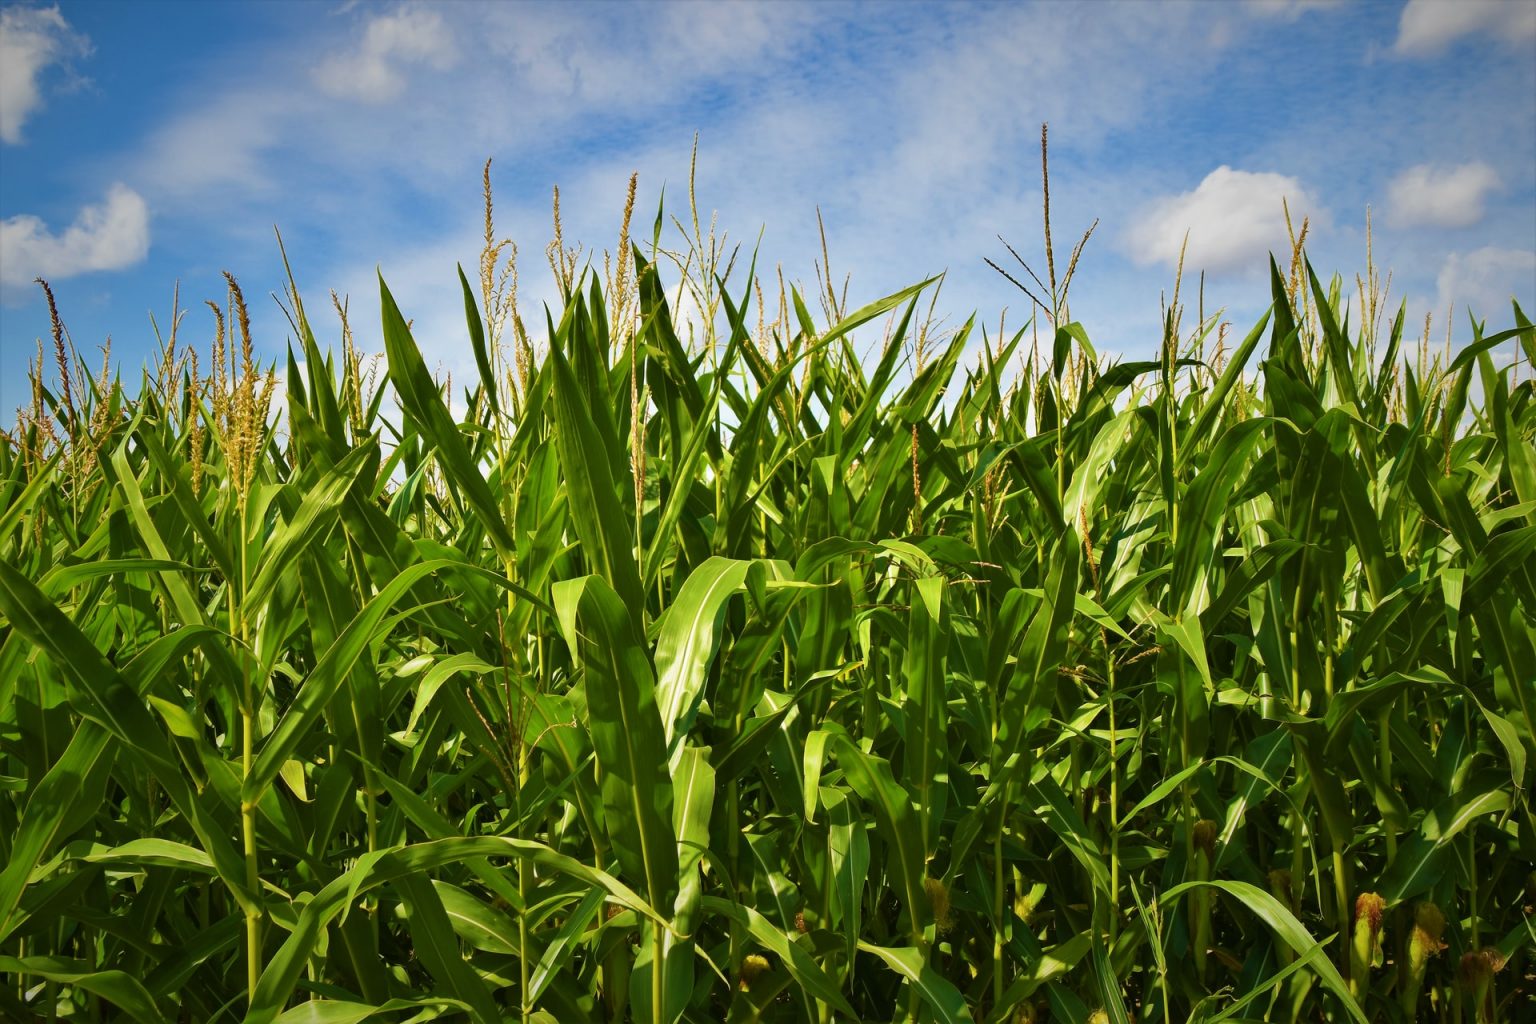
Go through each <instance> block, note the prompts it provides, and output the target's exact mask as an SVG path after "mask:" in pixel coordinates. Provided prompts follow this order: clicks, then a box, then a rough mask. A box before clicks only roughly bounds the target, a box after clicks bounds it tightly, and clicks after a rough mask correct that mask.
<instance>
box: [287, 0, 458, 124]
mask: <svg viewBox="0 0 1536 1024" xmlns="http://www.w3.org/2000/svg"><path fill="white" fill-rule="evenodd" d="M457 60H458V48H457V47H456V46H454V42H453V37H452V35H451V34H450V33H449V31H448V27H447V26H446V25H444V24H443V19H442V18H441V17H439V16H438V14H437V12H436V11H428V10H423V9H421V8H406V9H404V10H401V11H398V12H396V13H394V14H385V15H381V16H380V17H377V18H373V19H370V20H369V22H368V27H367V29H366V30H365V31H364V33H363V38H362V41H361V43H360V44H359V45H358V47H357V49H356V50H355V51H353V52H351V53H338V54H334V55H333V56H331V57H329V58H327V59H326V60H325V61H324V62H322V63H321V64H320V66H319V67H318V68H316V69H315V81H316V83H317V84H319V86H320V88H322V89H324V90H325V91H326V92H328V93H330V94H331V95H333V96H340V97H343V98H346V99H355V100H362V101H363V102H365V103H379V102H382V101H384V100H388V99H393V98H394V97H396V96H398V95H400V93H401V91H402V90H404V89H405V74H404V72H403V71H402V70H401V67H400V66H401V65H405V64H425V65H427V66H428V67H430V68H433V69H435V70H438V71H443V70H446V69H447V68H450V67H452V66H453V64H454V62H455V61H457Z"/></svg>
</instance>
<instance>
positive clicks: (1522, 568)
mask: <svg viewBox="0 0 1536 1024" xmlns="http://www.w3.org/2000/svg"><path fill="white" fill-rule="evenodd" d="M487 173H488V172H487ZM487 188H488V186H487ZM632 202H633V192H631V203H632ZM628 220H629V218H628V213H626V217H625V231H624V234H623V235H622V236H621V242H620V245H619V247H618V249H617V252H618V258H617V260H616V262H608V263H606V264H605V268H606V272H605V273H603V274H599V273H597V272H596V271H594V270H588V269H583V264H582V263H581V262H580V260H581V257H580V254H579V253H578V252H576V251H575V250H572V249H568V248H567V247H566V246H565V245H564V243H563V241H561V240H560V239H559V238H558V237H557V239H556V242H555V243H553V244H552V245H551V248H550V252H549V255H550V262H551V266H552V268H553V269H554V272H555V277H556V281H557V283H558V285H559V288H560V291H561V294H562V296H563V308H556V309H554V310H552V311H551V312H550V315H549V316H548V317H547V318H541V320H542V322H540V323H537V324H535V325H534V328H535V329H534V330H532V331H530V330H529V327H528V325H527V324H525V322H524V320H523V317H522V315H521V313H519V312H518V309H517V304H516V278H515V265H514V264H513V263H512V262H511V258H510V253H512V252H515V250H510V251H509V250H508V249H506V248H505V243H496V242H495V241H494V235H493V232H492V231H491V223H490V207H489V192H488V191H487V224H486V228H487V234H486V243H487V247H486V256H485V258H484V259H483V260H482V264H481V267H480V281H479V283H478V287H477V286H476V285H475V284H474V283H472V277H471V276H470V275H465V274H464V273H463V271H462V270H461V271H460V274H459V285H458V288H459V290H461V291H462V292H463V300H464V310H465V321H466V324H465V336H466V337H467V339H468V341H469V346H470V349H471V350H472V351H473V354H474V357H475V365H476V367H477V368H478V373H477V375H476V379H474V380H472V381H470V382H468V384H467V386H466V383H465V382H464V381H463V380H460V381H458V382H452V381H448V382H445V381H443V380H441V379H439V376H437V375H434V373H433V371H432V370H431V369H430V368H429V366H428V365H427V362H426V361H425V359H424V358H423V356H422V354H421V352H420V350H419V349H418V347H417V345H416V343H415V341H414V340H413V337H412V332H411V327H410V322H409V321H408V319H407V317H408V316H409V311H402V310H401V309H399V308H398V307H397V305H396V303H395V301H394V299H393V298H392V297H391V294H390V292H389V289H388V287H387V286H386V285H385V284H384V281H383V280H382V279H381V280H380V294H381V300H382V311H383V312H382V323H381V325H380V333H379V335H378V337H379V338H380V339H381V342H382V348H383V351H384V357H385V358H384V359H383V360H382V361H380V362H377V363H371V362H370V361H369V360H368V359H367V358H366V357H364V356H363V355H361V354H360V352H361V347H360V346H359V344H358V343H356V342H355V341H354V339H353V333H352V325H351V323H350V322H349V321H348V319H347V310H346V306H345V305H344V304H343V303H341V302H340V301H337V303H336V307H337V312H339V313H340V314H341V328H340V330H339V331H336V330H334V329H333V328H331V327H329V326H326V325H323V324H322V323H321V322H320V318H318V317H316V316H311V314H310V312H307V311H306V309H305V307H304V304H303V302H302V301H301V300H300V298H299V294H298V289H297V288H296V287H295V288H292V289H290V291H289V293H288V295H287V297H286V300H287V301H286V306H287V308H288V311H289V313H290V315H291V317H292V324H293V330H294V337H295V339H296V341H295V345H296V348H290V351H289V355H288V357H287V361H286V366H285V367H282V366H278V365H262V364H260V363H259V362H258V361H257V359H256V358H255V356H254V354H253V353H254V352H255V351H256V348H257V346H256V343H255V342H253V340H252V339H251V337H250V326H249V321H248V315H247V312H246V306H245V300H244V297H243V296H242V295H241V293H240V291H239V285H238V284H237V283H236V281H235V279H234V278H229V281H228V285H229V290H228V294H227V295H226V296H225V297H224V300H223V301H222V302H220V303H209V306H210V307H211V309H212V312H208V311H207V310H206V309H204V308H202V307H199V312H200V313H201V314H202V316H203V317H204V318H205V319H206V323H207V328H206V330H207V335H209V336H212V337H213V338H214V342H213V345H212V350H211V351H205V352H204V353H203V354H201V355H199V353H198V352H197V351H196V350H195V349H194V348H192V347H189V346H188V345H187V344H186V343H185V342H184V341H183V342H180V343H178V340H177V333H176V332H177V329H178V328H179V329H180V330H181V332H182V334H183V335H185V334H186V333H187V332H189V331H191V330H192V329H193V328H192V327H191V326H185V325H183V323H182V319H183V318H182V316H181V314H180V313H179V312H178V313H175V314H173V317H172V324H171V331H170V333H169V336H168V338H167V339H166V341H165V342H164V344H163V347H162V358H161V360H160V362H159V365H157V366H152V367H149V368H148V369H147V370H146V371H145V372H144V374H143V376H142V378H141V380H140V381H139V383H138V384H137V385H135V386H133V387H129V386H126V385H125V384H124V383H123V381H122V380H121V378H120V377H117V376H114V375H113V374H112V373H111V371H110V370H109V369H107V370H103V371H102V372H101V373H99V374H97V373H93V372H91V371H90V370H89V369H87V367H86V366H85V364H84V363H83V362H82V361H81V360H80V359H79V358H78V357H77V356H76V354H75V352H74V349H73V346H72V343H70V342H69V340H68V338H67V332H66V331H65V329H64V327H63V325H62V322H61V320H60V318H59V316H58V315H57V314H56V315H55V321H54V322H55V338H54V340H55V348H56V355H57V359H56V360H53V359H52V357H51V356H50V359H49V360H45V359H44V353H43V352H42V350H41V349H40V350H39V355H38V361H37V363H36V365H35V367H34V374H33V391H32V404H31V406H30V408H29V409H24V410H22V415H21V418H20V421H19V423H18V426H17V428H16V429H15V430H14V431H13V432H11V433H9V434H7V435H6V437H5V440H3V441H0V865H3V868H0V978H3V979H4V981H3V985H0V1018H3V1019H5V1020H15V1021H30V1020H64V1021H106V1020H133V1021H142V1022H158V1021H186V1022H198V1024H207V1022H218V1021H227V1022H234V1021H245V1022H247V1024H271V1022H281V1024H301V1022H306V1024H311V1022H312V1024H341V1022H359V1021H363V1020H375V1021H406V1020H410V1021H421V1020H429V1019H442V1020H462V1021H473V1022H477V1024H492V1022H501V1021H517V1022H530V1021H538V1022H556V1024H581V1022H588V1021H590V1022H615V1024H617V1022H624V1021H634V1022H644V1024H660V1022H669V1024H670V1022H675V1021H688V1022H720V1021H730V1022H738V1021H741V1022H745V1021H759V1020H760V1021H768V1022H775V1021H806V1022H815V1024H831V1022H857V1021H879V1022H897V1021H900V1022H918V1021H922V1022H945V1024H953V1022H957V1021H977V1022H983V1021H984V1022H992V1024H1004V1022H1007V1024H1024V1022H1031V1021H1042V1022H1043V1021H1061V1022H1066V1021H1072V1022H1091V1024H1099V1022H1114V1024H1125V1022H1128V1021H1139V1022H1143V1024H1150V1022H1183V1021H1202V1022H1216V1021H1260V1020H1263V1021H1283V1022H1303V1021H1308V1022H1310V1021H1331V1022H1344V1021H1350V1022H1360V1024H1365V1022H1394V1024H1397V1022H1412V1021H1438V1022H1465V1024H1481V1022H1489V1021H1516V1020H1522V1019H1523V1020H1531V1019H1536V1017H1533V1016H1532V1014H1533V1012H1536V1001H1533V1000H1536V982H1533V972H1536V967H1533V957H1532V950H1533V946H1536V931H1533V927H1536V917H1533V914H1536V910H1533V904H1536V872H1533V863H1536V816H1533V813H1532V809H1531V804H1530V799H1529V794H1528V790H1527V784H1528V781H1529V779H1530V764H1529V761H1530V758H1531V756H1532V755H1533V754H1536V683H1533V681H1536V628H1533V622H1536V557H1533V553H1536V403H1533V386H1532V381H1531V379H1530V375H1529V374H1526V376H1525V378H1524V379H1521V377H1520V374H1519V370H1520V368H1521V359H1520V357H1518V356H1517V358H1516V359H1515V360H1514V363H1513V365H1511V366H1505V367H1502V368H1501V367H1498V366H1496V365H1495V362H1494V356H1495V355H1496V354H1497V353H1498V352H1500V351H1503V352H1508V351H1509V348H1510V345H1511V344H1515V345H1517V346H1518V347H1519V351H1521V352H1523V355H1524V359H1525V361H1526V362H1527V363H1530V362H1533V361H1536V331H1533V329H1532V326H1531V324H1530V322H1529V321H1527V320H1526V318H1525V317H1524V315H1523V314H1522V312H1521V311H1520V309H1519V307H1518V306H1516V307H1515V308H1514V311H1513V314H1514V327H1513V329H1511V330H1504V331H1499V332H1496V333H1489V332H1487V331H1485V330H1483V329H1482V328H1481V326H1480V325H1479V326H1478V330H1477V337H1476V338H1475V339H1474V340H1473V342H1472V343H1470V344H1469V345H1467V346H1465V347H1463V348H1462V349H1461V350H1460V352H1459V354H1455V355H1454V358H1451V354H1450V353H1448V352H1447V353H1444V354H1442V353H1441V352H1440V351H1439V350H1438V346H1435V351H1433V352H1431V351H1430V349H1429V347H1428V346H1427V328H1426V338H1425V339H1424V340H1423V341H1421V340H1420V339H1419V338H1418V332H1417V331H1415V330H1412V329H1409V328H1408V326H1407V325H1406V324H1405V323H1404V320H1405V316H1404V314H1403V313H1402V312H1401V311H1399V312H1398V313H1397V314H1396V316H1393V317H1388V316H1386V315H1385V311H1384V310H1383V309H1381V308H1380V305H1379V302H1378V299H1379V297H1380V296H1379V293H1378V290H1377V289H1376V287H1375V282H1374V281H1372V282H1371V283H1370V285H1369V287H1366V288H1363V289H1362V292H1361V295H1360V303H1358V304H1357V303H1355V302H1354V301H1353V298H1352V297H1351V296H1350V295H1349V294H1348V293H1347V292H1346V290H1345V288H1344V285H1343V283H1342V282H1341V281H1340V280H1339V279H1337V278H1335V279H1334V280H1333V281H1332V282H1330V283H1324V282H1323V281H1321V280H1319V279H1318V278H1317V277H1315V276H1314V275H1313V273H1312V271H1311V268H1310V267H1309V266H1308V265H1307V264H1306V261H1305V259H1304V256H1303V255H1302V253H1301V251H1300V247H1299V246H1298V250H1297V253H1296V259H1295V260H1294V261H1293V262H1294V265H1293V266H1292V267H1291V268H1290V270H1289V273H1288V272H1287V271H1286V269H1285V268H1284V267H1283V266H1280V265H1276V264H1274V263H1273V262H1272V263H1271V279H1272V292H1273V300H1274V301H1273V306H1272V308H1271V309H1270V311H1269V313H1268V314H1267V315H1266V316H1265V317H1264V319H1263V320H1262V321H1261V322H1259V323H1258V324H1257V325H1255V326H1254V327H1253V328H1252V330H1251V331H1250V332H1249V333H1247V335H1246V336H1245V337H1243V338H1242V340H1241V341H1236V340H1235V336H1234V341H1233V342H1232V343H1229V342H1228V341H1227V338H1226V328H1225V326H1221V325H1218V323H1217V321H1216V318H1213V317H1206V316H1205V314H1204V312H1203V311H1201V313H1200V316H1199V320H1200V322H1199V323H1198V324H1197V325H1196V327H1195V329H1194V330H1192V331H1186V330H1185V329H1184V328H1183V327H1182V326H1181V324H1180V320H1181V313H1182V310H1181V308H1180V307H1179V305H1178V301H1177V298H1176V299H1175V301H1174V303H1173V304H1172V305H1171V306H1169V308H1168V310H1167V313H1166V316H1165V319H1164V324H1163V332H1162V341H1161V345H1160V347H1159V348H1158V351H1159V353H1160V354H1159V355H1158V356H1157V357H1156V358H1154V359H1151V360H1149V361H1145V362H1119V363H1114V362H1111V361H1109V360H1106V359H1102V358H1100V357H1099V356H1098V355H1097V354H1096V353H1095V351H1094V348H1093V346H1092V342H1091V340H1090V334H1089V328H1088V327H1085V326H1083V325H1081V324H1079V323H1078V322H1076V321H1073V320H1071V319H1070V317H1069V316H1067V315H1066V308H1067V307H1066V305H1065V302H1064V297H1065V295H1064V292H1065V289H1064V287H1060V286H1058V284H1057V281H1056V275H1055V269H1054V259H1052V269H1051V272H1050V281H1049V284H1048V285H1047V284H1045V282H1041V281H1040V280H1039V279H1036V283H1037V284H1040V285H1042V286H1043V287H1044V288H1045V290H1046V291H1047V292H1048V294H1047V295H1046V296H1044V297H1043V298H1042V301H1041V308H1039V309H1038V311H1037V315H1036V316H1035V317H1034V318H1033V319H1032V320H1031V321H1029V322H1028V323H1027V324H1026V326H1025V328H1024V329H1021V330H1017V331H1015V332H1013V333H1011V334H1009V333H1004V330H1003V324H1002V323H999V324H997V330H995V331H994V330H992V329H991V328H990V327H984V326H982V325H981V324H980V323H979V322H978V321H976V320H974V319H973V320H972V321H969V322H967V323H965V324H963V325H961V326H960V327H958V329H951V330H943V329H941V328H940V327H939V326H937V325H935V324H934V322H933V320H932V309H933V305H932V303H933V299H934V289H935V287H936V282H933V281H929V282H923V283H922V284H919V285H917V286H914V287H912V288H909V289H906V290H904V291H901V292H898V293H896V294H893V295H890V296H888V297H886V298H884V299H880V300H879V301H876V302H873V303H871V304H869V305H866V306H864V307H862V308H857V309H849V308H848V305H847V302H846V298H845V296H846V292H844V293H843V294H841V295H840V294H839V292H838V290H837V288H836V286H835V283H834V281H833V278H832V274H831V270H830V267H827V268H826V272H825V274H824V275H823V274H822V273H821V268H820V267H818V280H820V282H821V283H820V286H819V288H818V292H817V293H811V295H812V298H811V301H810V302H809V303H808V302H807V301H806V296H805V295H804V294H802V293H801V291H800V290H798V289H797V288H794V287H786V286H784V285H783V283H782V282H783V278H782V275H779V277H778V283H777V285H776V286H774V287H771V288H770V293H772V292H773V291H777V293H778V296H779V301H778V303H777V308H774V304H773V303H771V302H768V303H765V301H764V298H763V292H762V284H763V283H765V282H769V283H771V282H772V278H773V275H772V274H764V273H760V272H759V271H758V268H756V267H755V266H752V267H750V268H748V269H746V270H745V272H744V273H743V271H742V269H741V267H740V266H738V265H737V264H736V262H735V261H734V260H732V261H731V262H730V263H729V265H724V266H722V264H725V263H726V260H725V259H724V256H725V251H724V248H723V246H722V245H721V244H720V242H719V240H718V239H716V238H715V236H714V232H713V228H712V227H706V229H705V230H700V228H699V225H698V221H697V217H696V216H695V218H694V221H693V224H692V226H691V229H692V232H693V234H692V235H691V236H689V237H691V238H692V240H693V242H692V243H691V247H690V249H689V250H688V252H687V253H686V254H682V253H667V252H666V251H664V250H663V249H662V248H661V247H660V246H659V244H658V239H659V238H660V233H661V227H662V219H661V216H660V214H658V218H657V223H656V230H655V236H654V237H652V238H649V239H644V240H641V241H639V242H637V241H635V240H632V239H630V238H629V236H628ZM679 226H682V225H681V224H680V225H679ZM668 259H671V260H673V263H674V266H675V267H677V268H681V271H682V273H681V274H680V275H679V276H678V280H679V286H678V290H677V291H676V292H671V291H670V290H669V289H666V288H664V286H663V273H662V271H663V269H664V265H665V264H666V261H667V260H668ZM743 262H744V261H743ZM509 271H513V272H512V273H509ZM1069 276H1070V275H1069ZM290 280H291V277H290ZM49 298H50V302H51V301H52V297H51V295H50V297H49ZM813 306H819V307H820V310H819V312H820V314H821V315H820V316H817V315H815V314H813V312H812V308H811V307H813ZM684 307H687V308H691V309H702V310H706V311H707V314H708V315H706V316H704V317H703V318H699V317H685V316H683V314H682V309H683V308H684ZM925 308H926V309H927V310H928V311H929V312H928V316H927V317H925V316H924V310H925ZM325 319H326V321H327V323H331V322H334V321H332V320H331V318H330V317H326V318H325ZM685 320H686V322H687V324H688V325H692V333H690V328H689V327H685V326H684V322H685ZM192 322H193V321H190V320H189V321H188V323H189V324H190V323H192ZM196 322H197V323H202V322H203V321H202V320H199V321H196ZM716 325H718V328H717V326H716ZM198 330H199V331H200V332H201V331H202V330H203V328H201V327H199V328H198ZM332 334H335V335H336V337H337V341H338V344H337V347H336V349H335V354H331V353H330V352H328V351H327V348H325V347H322V343H321V342H320V341H319V340H318V337H317V336H325V337H330V336H331V335H332ZM856 335H857V339H858V340H857V341H856V340H855V336H856ZM1405 339H1406V340H1405ZM1500 346H1502V349H1501V348H1500ZM199 360H201V362H200V361H199ZM53 361H56V362H57V364H58V367H57V371H55V370H54V369H53V368H52V367H50V366H45V362H53ZM279 379H281V381H282V383H283V385H284V387H283V389H282V391H281V392H279V391H278V389H277V387H276V384H277V382H278V380H279Z"/></svg>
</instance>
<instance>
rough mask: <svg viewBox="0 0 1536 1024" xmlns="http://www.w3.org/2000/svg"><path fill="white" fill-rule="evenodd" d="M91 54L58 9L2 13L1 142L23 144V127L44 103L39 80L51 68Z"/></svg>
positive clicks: (15, 8) (11, 9)
mask: <svg viewBox="0 0 1536 1024" xmlns="http://www.w3.org/2000/svg"><path fill="white" fill-rule="evenodd" d="M89 52H90V42H89V41H88V40H87V39H86V38H85V37H84V36H82V35H80V34H78V33H77V32H75V31H74V29H72V28H70V27H69V22H67V21H65V20H64V15H62V14H60V13H59V9H58V8H57V7H22V6H19V5H18V6H12V7H7V8H6V9H5V10H3V11H0V139H3V140H4V141H6V142H8V143H11V144H12V145H14V144H16V143H18V142H20V141H21V127H22V125H23V124H25V123H26V120H27V118H28V117H30V116H31V114H32V112H33V111H34V110H36V109H37V107H38V105H39V104H41V103H42V99H43V97H42V90H41V89H40V88H39V87H38V78H39V76H40V75H41V74H42V72H43V71H44V70H45V69H47V68H48V67H49V66H51V65H53V64H57V63H61V62H63V61H66V60H68V59H69V58H70V57H74V56H84V55H85V54H87V53H89Z"/></svg>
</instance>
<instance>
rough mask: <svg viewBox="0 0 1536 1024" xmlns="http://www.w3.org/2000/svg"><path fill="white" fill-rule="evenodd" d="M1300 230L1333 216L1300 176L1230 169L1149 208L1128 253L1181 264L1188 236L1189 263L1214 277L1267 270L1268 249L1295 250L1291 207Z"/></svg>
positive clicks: (1135, 225) (1143, 260) (1130, 234)
mask: <svg viewBox="0 0 1536 1024" xmlns="http://www.w3.org/2000/svg"><path fill="white" fill-rule="evenodd" d="M1283 203H1289V204H1290V210H1291V219H1292V221H1293V222H1294V223H1295V224H1296V226H1297V227H1298V229H1299V228H1300V225H1301V219H1302V218H1303V217H1304V216H1305V217H1310V218H1311V220H1312V224H1313V225H1314V226H1321V225H1322V224H1323V223H1325V220H1326V213H1325V212H1324V211H1323V210H1322V208H1321V206H1320V205H1319V204H1318V202H1317V201H1316V200H1315V199H1314V198H1313V197H1312V195H1311V194H1310V193H1308V192H1307V190H1306V189H1305V188H1304V187H1303V186H1302V184H1301V182H1300V181H1298V180H1297V179H1296V178H1292V177H1289V176H1287V175H1284V174H1274V173H1268V172H1251V171H1237V170H1233V169H1232V168H1230V167H1227V166H1225V165H1223V166H1221V167H1218V168H1216V169H1215V170H1214V171H1212V172H1211V173H1210V174H1208V175H1206V177H1205V180H1204V181H1202V182H1201V183H1200V185H1199V186H1198V187H1197V188H1196V189H1195V190H1194V191H1192V192H1185V193H1182V194H1180V195H1174V196H1164V197H1162V198H1160V199H1155V200H1153V201H1152V202H1151V203H1149V204H1148V205H1147V206H1146V207H1144V208H1143V210H1142V212H1141V213H1140V215H1138V216H1137V217H1136V218H1135V219H1134V220H1133V221H1132V223H1131V227H1130V230H1129V231H1127V232H1126V234H1125V238H1124V248H1125V251H1126V254H1127V255H1129V256H1130V257H1131V259H1132V260H1133V261H1135V262H1136V263H1137V264H1140V265H1142V266H1146V265H1148V264H1152V263H1166V264H1169V265H1174V264H1176V263H1177V262H1178V259H1179V249H1180V248H1181V247H1182V246H1183V244H1184V234H1185V232H1186V231H1187V232H1188V233H1189V251H1188V254H1187V255H1186V257H1185V264H1186V265H1187V266H1189V267H1193V268H1198V269H1203V270H1206V271H1209V272H1212V273H1221V272H1223V271H1232V270H1243V269H1252V268H1254V267H1256V266H1262V264H1263V260H1264V257H1265V255H1266V254H1267V253H1269V252H1279V251H1281V250H1283V249H1286V248H1287V247H1288V244H1289V243H1288V236H1287V233H1286V227H1285V207H1284V206H1283V205H1282V204H1283Z"/></svg>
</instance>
